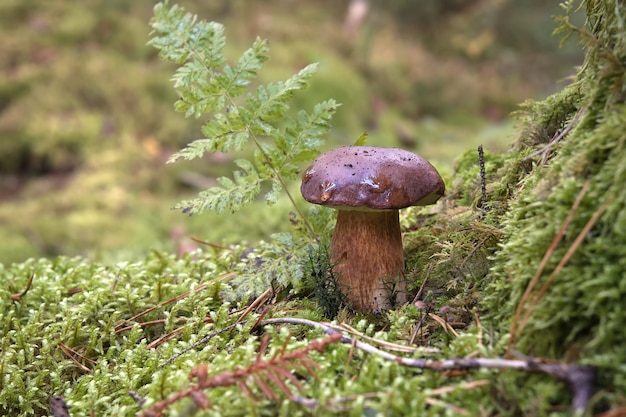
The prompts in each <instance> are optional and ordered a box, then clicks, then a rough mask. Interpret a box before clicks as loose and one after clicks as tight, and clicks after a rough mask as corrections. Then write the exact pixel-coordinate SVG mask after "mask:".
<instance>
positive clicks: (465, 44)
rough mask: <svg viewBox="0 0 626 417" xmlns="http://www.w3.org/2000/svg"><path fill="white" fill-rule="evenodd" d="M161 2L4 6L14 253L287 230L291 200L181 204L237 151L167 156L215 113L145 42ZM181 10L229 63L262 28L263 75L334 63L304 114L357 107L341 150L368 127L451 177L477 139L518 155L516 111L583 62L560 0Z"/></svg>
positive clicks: (1, 145) (176, 246)
mask: <svg viewBox="0 0 626 417" xmlns="http://www.w3.org/2000/svg"><path fill="white" fill-rule="evenodd" d="M154 4H155V1H148V0H133V1H131V0H84V1H81V2H68V1H64V0H28V1H24V0H3V1H2V2H0V51H1V53H0V263H10V262H17V261H22V260H24V259H26V258H29V257H39V256H55V255H59V254H64V255H75V254H80V255H86V256H91V257H95V258H99V259H101V260H114V259H123V258H127V257H129V256H134V255H138V254H141V253H143V252H146V251H148V250H150V248H157V249H162V250H172V251H176V250H180V249H181V248H182V247H183V246H184V245H187V244H189V243H190V241H189V236H195V237H197V238H200V239H203V240H205V241H208V242H212V243H215V244H227V243H235V242H241V243H243V244H247V245H253V244H254V243H255V242H256V241H258V240H259V239H263V238H267V237H268V236H269V234H271V233H274V232H277V231H282V230H287V229H288V228H289V221H288V211H289V206H288V205H287V203H286V202H285V204H278V205H276V206H272V207H271V208H267V207H266V206H265V204H264V203H263V202H259V203H258V205H254V206H251V207H250V208H248V209H246V210H244V212H243V213H238V214H235V215H230V214H223V215H221V216H220V217H218V216H216V215H214V214H212V213H208V214H202V215H198V216H193V217H188V216H186V215H183V214H181V213H179V212H176V211H172V210H171V209H170V208H171V207H172V206H173V205H174V204H175V203H176V202H177V201H179V200H181V199H183V198H188V197H191V196H193V195H195V194H196V193H197V192H198V191H200V190H202V189H205V188H207V187H209V186H211V185H213V184H215V178H216V177H217V176H220V175H230V172H231V162H232V155H219V154H218V155H210V156H207V157H206V158H204V159H203V160H200V161H194V162H183V163H177V164H174V165H166V164H165V161H166V160H167V158H168V156H169V155H171V154H172V153H173V152H174V151H175V150H177V149H179V148H181V147H183V146H184V145H185V144H186V143H188V142H189V141H191V140H193V139H197V138H199V135H200V129H199V128H200V125H201V124H202V122H203V120H194V119H185V118H184V116H183V115H182V114H178V113H176V112H175V111H174V109H173V103H174V101H175V100H176V93H175V91H174V90H173V88H172V86H171V83H170V81H169V80H170V78H171V76H172V74H173V71H174V70H175V68H174V67H173V66H172V65H169V64H165V63H163V62H161V61H159V59H158V57H157V55H156V52H155V51H154V50H152V49H151V48H149V47H147V46H146V42H147V41H148V37H149V26H148V22H149V20H150V17H151V15H152V7H153V6H154ZM178 4H180V5H181V6H183V7H185V8H186V9H187V10H188V11H190V12H193V13H197V14H198V15H199V16H200V17H201V18H203V19H206V20H215V21H219V22H222V23H224V24H225V26H226V34H227V36H228V42H229V43H228V45H227V50H228V56H229V57H230V58H231V59H232V60H235V59H237V58H238V56H239V54H240V53H241V52H242V51H243V50H245V49H246V48H247V47H248V46H249V45H250V44H251V43H252V41H253V40H254V39H255V37H256V36H260V37H263V38H267V39H269V40H270V46H271V52H270V53H271V58H270V60H269V61H268V62H267V64H266V66H265V68H264V70H263V71H262V73H261V78H262V81H264V82H267V81H276V80H281V79H285V78H286V77H288V76H290V75H291V74H293V73H294V72H296V71H297V70H299V69H300V68H302V67H303V66H305V65H306V64H308V63H311V62H320V71H319V73H318V74H317V76H316V77H315V80H314V83H313V85H312V87H311V88H310V89H309V90H308V91H307V92H306V93H305V94H303V95H300V96H297V97H296V98H295V100H294V102H293V106H292V107H293V108H294V109H298V108H305V109H311V108H312V106H313V105H314V104H315V103H317V102H318V101H321V100H324V99H326V98H329V97H333V98H335V99H337V100H338V101H339V102H341V103H342V104H343V105H342V106H341V107H340V108H339V111H338V113H337V115H336V117H335V119H334V123H333V126H334V129H333V133H332V137H329V138H328V139H329V141H328V147H334V146H337V145H340V144H350V143H352V142H353V141H354V140H355V139H356V138H357V137H358V136H359V135H360V134H361V133H362V132H363V131H367V132H368V133H369V139H368V144H370V145H374V146H397V147H403V148H405V149H409V150H412V151H415V152H417V153H420V154H421V155H423V156H425V157H427V158H429V159H430V160H431V161H433V163H434V164H435V165H436V166H437V167H438V168H439V169H440V170H441V171H442V173H444V175H447V176H448V177H449V175H450V174H451V173H452V172H453V169H454V168H453V167H454V158H455V157H456V156H457V155H459V154H460V153H461V152H463V151H464V150H466V149H469V148H473V147H475V146H476V145H477V144H480V143H482V144H484V145H485V146H486V148H487V149H489V150H492V151H498V150H501V149H505V148H506V147H507V145H508V143H509V140H510V138H511V131H512V130H513V129H514V128H515V125H514V121H512V119H511V118H510V116H509V114H510V112H511V111H513V110H515V108H516V106H517V104H518V103H520V102H521V101H523V100H525V99H527V98H542V97H544V96H546V95H547V94H549V93H551V92H554V91H557V90H559V89H561V88H562V87H563V85H564V83H566V82H567V80H566V77H567V76H568V75H569V74H573V73H574V67H575V66H576V65H578V64H579V63H580V62H581V61H582V54H581V52H580V48H579V47H578V46H577V45H575V44H573V43H570V44H566V45H565V46H564V47H562V48H559V41H560V39H558V38H555V37H553V36H552V35H551V33H552V30H553V28H554V24H553V22H552V20H551V16H552V15H555V14H560V13H561V10H560V8H559V2H558V1H547V0H525V1H524V2H521V1H515V0H420V1H411V0H370V1H369V2H366V1H365V0H361V1H350V0H341V1H338V0H318V1H314V2H313V1H305V0H266V1H263V2H259V1H252V0H213V1H190V0H189V1H185V0H180V1H179V2H178ZM363 11H365V13H362V12H363ZM298 186H299V185H298V184H293V187H294V190H297V187H298ZM296 193H297V191H296Z"/></svg>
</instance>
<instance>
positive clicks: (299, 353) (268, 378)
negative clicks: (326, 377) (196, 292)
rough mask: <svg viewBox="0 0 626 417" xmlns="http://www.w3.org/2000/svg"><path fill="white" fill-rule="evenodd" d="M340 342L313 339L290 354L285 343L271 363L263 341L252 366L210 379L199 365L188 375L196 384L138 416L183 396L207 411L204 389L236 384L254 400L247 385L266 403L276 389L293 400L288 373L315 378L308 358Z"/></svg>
mask: <svg viewBox="0 0 626 417" xmlns="http://www.w3.org/2000/svg"><path fill="white" fill-rule="evenodd" d="M340 339H341V336H340V334H339V333H334V334H332V335H330V336H328V337H326V338H324V339H321V340H314V341H312V342H311V343H310V344H309V345H308V346H305V347H303V348H300V349H297V350H294V351H291V352H285V349H286V344H285V345H283V348H282V350H281V351H280V352H279V353H278V354H276V355H275V356H274V357H272V358H271V359H270V360H265V359H263V358H262V353H263V352H264V351H265V349H266V347H267V343H268V339H267V338H265V339H263V341H262V342H261V346H260V347H259V350H258V354H257V358H256V360H255V362H254V363H253V364H252V365H250V366H248V367H247V368H239V369H235V370H233V371H229V370H226V371H223V372H221V373H219V374H216V375H213V376H209V372H208V365H207V364H206V363H201V364H200V365H198V366H196V367H195V368H194V369H192V370H191V372H190V374H189V378H190V379H195V380H196V381H197V383H196V384H195V385H192V386H190V387H187V388H185V389H182V390H180V391H178V392H176V393H174V394H173V395H171V396H170V397H168V398H166V399H165V400H163V401H159V402H157V403H156V404H154V405H153V406H152V407H150V408H149V409H147V410H145V411H144V412H142V413H141V414H139V417H160V416H162V415H163V412H164V411H165V410H166V409H167V408H168V407H169V406H171V405H172V404H174V403H176V402H178V401H180V400H181V399H183V398H186V397H190V398H191V399H192V400H193V401H194V403H195V404H196V406H197V407H198V408H200V409H208V408H210V407H211V401H210V400H209V398H208V397H207V396H206V394H205V393H204V390H206V389H209V388H215V387H225V386H231V385H237V386H238V387H239V388H240V389H241V391H242V392H243V393H244V394H245V395H246V396H248V397H250V398H253V399H255V398H256V396H255V395H254V394H253V392H252V390H251V389H250V386H249V384H252V385H254V386H256V387H258V388H259V390H260V391H261V392H262V393H263V395H264V396H265V397H266V398H267V399H269V400H276V399H278V396H277V395H276V389H278V390H280V391H281V392H283V393H284V394H285V395H287V396H288V397H289V398H293V397H294V394H293V393H292V391H291V390H290V388H289V387H288V386H287V385H286V383H285V381H289V382H291V383H292V384H293V385H294V386H295V387H296V388H297V389H298V390H301V389H302V385H301V384H300V382H299V381H298V379H297V378H296V376H294V374H292V373H291V370H292V369H295V368H301V369H302V370H303V371H304V372H306V373H308V374H309V375H311V376H313V377H316V374H315V371H316V369H317V368H318V365H317V364H316V363H315V362H313V361H312V360H311V359H310V358H309V356H308V355H309V353H310V352H311V351H314V350H315V351H318V352H322V351H323V350H324V348H325V347H326V345H328V344H331V343H335V342H337V341H339V340H340Z"/></svg>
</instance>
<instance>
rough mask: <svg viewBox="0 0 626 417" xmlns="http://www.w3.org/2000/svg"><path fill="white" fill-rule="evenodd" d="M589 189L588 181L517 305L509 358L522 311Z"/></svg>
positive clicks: (517, 333) (516, 335)
mask: <svg viewBox="0 0 626 417" xmlns="http://www.w3.org/2000/svg"><path fill="white" fill-rule="evenodd" d="M588 189H589V181H586V182H585V183H584V184H583V186H582V188H581V190H580V191H579V193H578V196H576V200H575V201H574V204H573V205H572V208H571V209H570V211H569V213H567V216H566V217H565V220H564V221H563V223H562V224H561V227H560V228H559V230H558V231H557V233H556V235H555V236H554V239H552V243H550V246H549V247H548V250H547V251H546V253H545V254H544V255H543V259H541V262H540V263H539V268H537V271H536V272H535V275H534V276H533V277H532V279H531V280H530V282H529V283H528V286H527V287H526V290H525V291H524V294H523V295H522V298H521V300H520V302H519V304H518V305H517V309H516V311H515V315H514V316H513V321H512V323H511V332H510V333H511V339H510V340H509V343H508V346H507V356H509V352H510V351H511V349H513V348H514V346H515V343H517V339H518V338H519V336H520V334H521V330H519V329H518V321H519V320H520V316H521V315H522V311H523V310H524V307H525V306H526V305H527V302H528V300H529V299H530V298H531V294H532V292H533V290H534V289H535V285H536V284H537V282H538V281H539V278H540V277H541V274H542V273H543V270H544V269H545V267H546V265H547V264H548V261H549V260H550V257H551V256H552V254H553V253H554V251H555V250H556V247H557V246H558V244H559V243H560V242H561V239H562V238H563V236H564V235H565V231H566V230H567V227H568V226H569V224H570V223H571V222H572V220H573V219H574V215H575V214H576V211H577V210H578V207H579V206H580V203H582V201H583V197H584V196H585V194H586V193H587V190H588Z"/></svg>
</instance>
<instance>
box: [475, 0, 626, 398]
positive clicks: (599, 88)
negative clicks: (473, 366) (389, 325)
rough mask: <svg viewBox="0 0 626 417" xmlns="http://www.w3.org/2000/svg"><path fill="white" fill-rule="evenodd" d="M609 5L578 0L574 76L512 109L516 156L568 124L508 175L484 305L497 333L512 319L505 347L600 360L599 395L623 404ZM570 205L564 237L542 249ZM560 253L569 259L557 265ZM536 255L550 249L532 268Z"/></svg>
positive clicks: (619, 205) (615, 76) (618, 31)
mask: <svg viewBox="0 0 626 417" xmlns="http://www.w3.org/2000/svg"><path fill="white" fill-rule="evenodd" d="M609 3H610V2H607V1H587V2H585V4H586V6H587V12H588V13H589V15H588V19H587V20H588V23H587V26H586V27H584V28H580V29H575V30H576V31H577V32H579V34H580V35H581V38H582V40H583V41H584V42H585V44H586V45H585V46H586V60H585V64H584V65H583V67H582V70H581V71H580V72H579V74H578V75H577V77H576V80H575V82H574V84H573V85H572V86H570V87H568V88H566V89H564V90H563V92H561V93H558V94H556V95H554V96H552V97H550V98H548V99H547V100H545V101H544V102H541V103H527V104H526V105H525V106H524V107H523V108H522V111H521V112H522V113H521V114H522V115H523V119H524V121H525V128H524V129H523V131H522V134H521V136H520V138H519V140H518V141H517V146H516V148H517V149H519V150H520V152H522V153H526V154H528V153H529V152H528V151H529V150H532V151H535V150H541V149H542V148H543V147H544V146H546V145H547V143H548V142H549V141H550V140H551V139H552V138H553V137H555V135H558V134H559V132H561V131H563V129H566V128H569V127H571V131H569V133H568V134H566V135H565V136H564V137H563V139H562V140H561V141H560V142H559V143H558V144H556V145H554V146H551V147H550V149H547V150H546V151H545V152H544V153H543V154H541V155H537V156H535V157H533V158H531V160H532V162H533V165H532V169H531V170H530V171H529V172H528V173H527V175H525V176H522V177H521V181H520V182H518V183H511V182H509V181H506V183H507V184H508V186H512V187H513V193H512V195H513V196H515V198H514V199H511V200H510V205H509V210H508V213H506V214H505V215H504V216H503V218H502V224H503V226H504V228H503V232H504V238H503V239H502V241H501V250H499V251H498V253H497V255H496V256H495V258H494V267H493V270H492V273H491V274H490V276H489V278H490V280H491V283H490V284H489V285H487V286H486V287H485V294H486V297H485V299H484V302H483V303H482V308H483V309H484V311H485V312H486V313H487V314H488V316H489V317H490V321H491V322H492V323H494V324H495V325H496V326H497V327H498V328H500V329H502V330H503V331H507V330H509V329H510V328H511V326H512V325H513V323H514V322H515V324H516V331H517V332H516V334H515V335H516V336H518V337H519V340H514V342H515V343H514V344H513V345H512V347H513V348H514V349H516V350H521V351H523V352H527V353H530V354H532V355H535V356H545V357H549V358H554V359H565V358H566V357H573V358H575V360H576V361H578V362H581V363H585V364H592V365H595V366H598V368H599V374H600V385H601V386H600V393H601V394H600V396H601V397H604V398H612V401H616V403H622V402H624V401H626V397H624V396H623V395H617V396H615V395H614V394H613V393H620V392H621V393H624V392H626V367H624V366H623V365H621V364H623V363H626V353H625V352H624V350H623V349H622V347H623V346H624V345H625V344H626V338H625V335H624V332H623V331H622V329H623V326H624V323H626V313H625V312H624V309H623V300H624V299H626V287H625V286H624V279H623V277H624V273H625V271H626V246H624V242H625V241H626V235H625V233H626V215H625V214H624V213H625V212H626V211H625V210H624V208H625V207H626V191H625V190H624V186H623V184H624V183H625V181H626V176H625V172H626V149H625V147H624V144H625V143H626V134H625V133H624V126H626V107H625V106H624V104H623V102H624V97H623V94H622V93H621V90H622V86H623V85H624V82H625V81H626V70H625V69H624V68H623V67H621V66H619V65H617V64H616V62H617V61H621V60H622V59H623V58H624V57H623V53H624V52H623V51H624V48H625V47H626V44H624V43H623V42H624V37H623V34H624V29H623V27H622V24H621V23H620V22H622V20H621V19H622V18H621V16H622V15H623V12H624V10H623V7H622V6H617V7H615V6H614V5H613V4H612V3H611V4H609ZM600 16H602V17H601V18H600ZM562 22H563V23H564V24H567V23H568V21H567V20H565V19H562ZM570 29H571V28H570ZM577 114H578V115H579V116H578V117H577ZM572 126H573V127H572ZM584 184H588V188H585V189H586V191H582V190H583V188H584V187H587V186H585V185H584ZM581 193H582V200H581V203H580V206H579V207H578V208H577V209H575V210H573V209H572V207H573V206H574V204H575V200H576V199H577V197H578V196H579V194H581ZM570 212H571V213H573V214H572V219H571V222H570V223H569V226H567V229H566V230H565V234H564V236H563V238H562V240H561V241H560V242H559V243H558V244H557V245H555V246H551V245H553V241H554V239H555V237H556V236H557V235H558V232H559V228H560V227H561V225H562V224H563V223H564V221H565V220H566V218H567V216H568V213H570ZM586 225H589V226H590V228H589V229H588V230H586V229H584V228H585V226H586ZM583 230H584V232H583ZM581 233H583V234H582V235H581ZM577 238H579V239H578V240H577ZM568 251H574V252H573V253H574V254H573V256H571V258H570V259H569V260H568V261H567V262H564V266H563V267H562V269H560V270H557V269H556V268H557V265H558V264H559V262H561V261H562V260H563V259H564V258H565V257H566V254H567V252H568ZM546 253H548V254H550V256H549V258H547V263H546V266H545V268H543V269H540V264H541V262H542V259H543V258H544V255H545V254H546ZM565 259H567V258H565ZM538 271H539V272H538ZM535 274H538V284H537V285H536V286H535V288H534V290H533V291H531V294H533V295H536V294H538V293H539V291H540V290H539V288H540V287H541V286H543V285H545V286H546V287H545V288H546V289H547V291H546V292H545V294H543V296H539V297H537V298H536V299H535V300H536V301H534V302H533V301H532V299H531V300H529V299H527V298H524V297H523V293H524V291H525V290H526V288H527V287H528V286H529V283H530V282H531V279H532V278H533V277H534V276H535ZM548 280H550V281H548ZM520 304H521V305H520ZM518 309H519V310H521V311H522V312H525V311H528V312H529V319H528V321H527V323H525V326H523V327H521V325H520V320H518V319H514V317H516V311H517V310H518ZM516 339H517V337H516ZM572 355H573V356H572ZM526 382H527V383H525V384H524V386H529V384H530V383H531V382H529V381H526Z"/></svg>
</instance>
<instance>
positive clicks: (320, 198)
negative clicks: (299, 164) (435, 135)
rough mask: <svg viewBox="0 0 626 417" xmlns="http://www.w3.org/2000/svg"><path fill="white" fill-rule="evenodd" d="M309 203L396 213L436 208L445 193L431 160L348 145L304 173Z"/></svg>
mask: <svg viewBox="0 0 626 417" xmlns="http://www.w3.org/2000/svg"><path fill="white" fill-rule="evenodd" d="M300 191H301V192H302V196H303V197H304V199H305V200H307V201H308V202H310V203H313V204H321V205H325V206H331V207H336V208H344V209H350V208H351V209H355V210H357V209H361V210H367V209H374V210H393V209H401V208H405V207H409V206H422V205H428V204H433V203H435V202H436V201H437V200H439V198H440V197H441V196H443V194H444V191H445V185H444V183H443V180H442V178H441V176H440V175H439V173H438V172H437V170H436V169H435V167H433V166H432V165H431V164H430V162H428V161H427V160H426V159H424V158H422V157H421V156H419V155H416V154H414V153H412V152H409V151H405V150H403V149H397V148H378V147H374V146H344V147H341V148H337V149H333V150H331V151H329V152H326V153H324V154H322V155H320V156H319V157H317V159H316V160H315V161H313V163H312V164H311V166H310V167H309V168H308V169H307V170H306V171H305V172H304V175H303V176H302V185H301V187H300Z"/></svg>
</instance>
